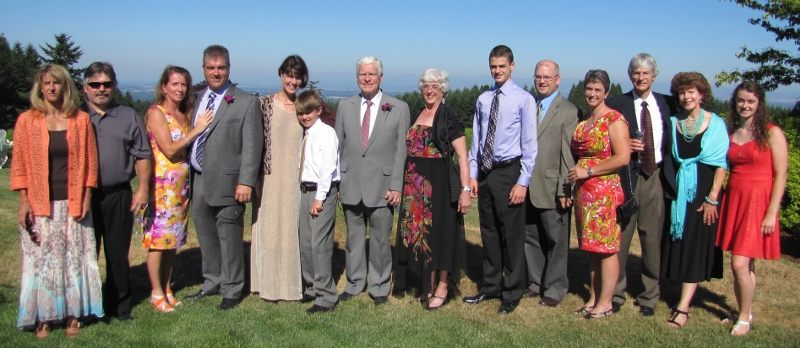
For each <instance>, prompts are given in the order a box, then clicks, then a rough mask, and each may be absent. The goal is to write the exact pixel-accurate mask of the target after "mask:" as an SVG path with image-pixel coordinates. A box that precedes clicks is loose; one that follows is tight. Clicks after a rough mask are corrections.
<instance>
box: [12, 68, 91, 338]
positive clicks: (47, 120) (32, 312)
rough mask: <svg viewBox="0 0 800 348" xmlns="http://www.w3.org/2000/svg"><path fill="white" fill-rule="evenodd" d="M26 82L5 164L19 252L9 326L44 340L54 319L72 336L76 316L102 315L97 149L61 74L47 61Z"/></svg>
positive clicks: (76, 326)
mask: <svg viewBox="0 0 800 348" xmlns="http://www.w3.org/2000/svg"><path fill="white" fill-rule="evenodd" d="M33 81H34V82H33V88H32V89H31V96H30V99H31V108H30V109H29V110H28V111H25V112H23V113H22V114H20V115H19V118H18V119H17V123H16V126H15V127H14V149H13V158H14V163H13V164H12V166H11V190H14V191H18V192H19V212H18V218H19V226H20V228H19V234H20V244H21V247H22V280H21V284H20V294H19V316H18V317H17V327H19V328H31V327H35V328H36V338H46V337H48V336H49V335H50V325H51V324H52V323H53V322H54V321H62V320H64V319H66V323H65V326H66V335H67V337H75V336H77V335H78V334H79V333H80V330H81V329H80V322H79V321H78V318H81V317H87V316H97V317H102V316H103V299H102V291H101V282H100V272H99V270H98V268H97V254H96V251H95V236H94V228H93V225H92V216H91V213H90V209H91V207H92V205H91V201H92V200H91V195H92V191H91V188H92V187H96V186H97V145H96V143H95V136H94V130H93V128H92V124H91V121H90V120H89V115H88V114H87V113H85V112H83V111H80V110H78V108H77V105H78V91H77V89H76V88H75V85H74V84H73V82H72V78H71V77H70V75H69V73H68V72H67V70H66V69H64V68H63V67H61V66H59V65H55V64H48V65H45V66H43V67H41V68H39V70H38V71H37V72H36V76H35V77H34V80H33Z"/></svg>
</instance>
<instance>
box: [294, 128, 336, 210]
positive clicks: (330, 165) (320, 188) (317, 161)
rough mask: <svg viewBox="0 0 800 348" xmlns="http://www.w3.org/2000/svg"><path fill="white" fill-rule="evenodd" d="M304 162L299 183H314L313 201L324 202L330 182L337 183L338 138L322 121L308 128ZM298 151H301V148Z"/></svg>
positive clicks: (329, 188)
mask: <svg viewBox="0 0 800 348" xmlns="http://www.w3.org/2000/svg"><path fill="white" fill-rule="evenodd" d="M306 137H307V138H306V153H305V160H304V162H303V163H301V164H300V165H301V166H303V168H302V171H303V176H302V178H301V180H300V181H302V182H305V183H316V184H317V193H316V194H315V195H314V199H316V200H320V201H323V202H324V201H325V197H327V196H328V192H329V191H330V190H331V182H339V181H340V180H341V178H340V177H339V138H338V137H337V136H336V131H335V130H333V128H332V127H331V126H329V125H327V124H325V122H322V120H320V119H317V122H314V124H313V125H311V127H308V135H306ZM300 151H303V149H302V148H301V149H300Z"/></svg>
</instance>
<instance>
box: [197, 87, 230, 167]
mask: <svg viewBox="0 0 800 348" xmlns="http://www.w3.org/2000/svg"><path fill="white" fill-rule="evenodd" d="M230 86H231V82H230V81H228V83H226V84H225V85H224V86H222V88H220V89H218V90H216V91H213V92H214V94H216V95H217V97H216V98H214V115H213V116H212V117H214V116H216V115H217V110H219V106H220V104H222V103H226V101H225V92H227V91H228V88H229V87H230ZM211 92H212V90H211V89H210V88H208V87H206V91H205V93H203V97H202V98H200V104H199V107H198V108H197V111H196V112H195V114H194V118H193V119H192V127H194V124H195V122H197V118H198V117H200V115H202V114H204V113H205V112H206V106H207V105H208V95H209V94H211ZM208 132H209V129H208V128H206V130H204V131H203V134H201V135H199V136H197V138H194V140H197V139H198V138H200V136H206V135H205V134H206V133H208ZM190 158H191V161H192V167H193V168H194V169H195V170H196V171H198V172H202V171H203V168H201V167H200V164H198V163H197V148H195V147H194V146H192V153H191V156H190Z"/></svg>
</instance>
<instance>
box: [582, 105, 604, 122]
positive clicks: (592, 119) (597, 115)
mask: <svg viewBox="0 0 800 348" xmlns="http://www.w3.org/2000/svg"><path fill="white" fill-rule="evenodd" d="M603 111H606V107H605V106H603V108H602V109H600V112H598V113H597V114H595V113H592V116H590V117H589V119H587V120H586V123H587V124H588V125H589V126H590V127H594V123H595V122H597V119H598V118H600V115H602V114H603Z"/></svg>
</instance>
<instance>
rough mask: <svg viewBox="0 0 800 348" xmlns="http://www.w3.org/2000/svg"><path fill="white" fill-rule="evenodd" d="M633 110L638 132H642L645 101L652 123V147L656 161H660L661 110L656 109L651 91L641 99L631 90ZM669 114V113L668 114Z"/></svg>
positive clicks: (662, 132) (662, 130) (655, 102)
mask: <svg viewBox="0 0 800 348" xmlns="http://www.w3.org/2000/svg"><path fill="white" fill-rule="evenodd" d="M633 97H634V98H633V110H634V111H635V112H636V122H638V125H639V132H640V133H641V132H642V102H643V101H646V102H647V110H648V111H650V121H651V122H650V123H651V124H652V125H653V149H655V153H656V163H661V159H662V158H663V156H662V155H663V154H662V153H661V141H662V140H664V124H663V123H662V122H663V121H662V119H661V111H660V110H659V109H658V102H657V101H656V97H655V96H653V92H650V93H649V95H648V96H647V99H642V97H640V96H639V95H637V94H636V91H635V90H634V91H633ZM670 116H671V115H670Z"/></svg>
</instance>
